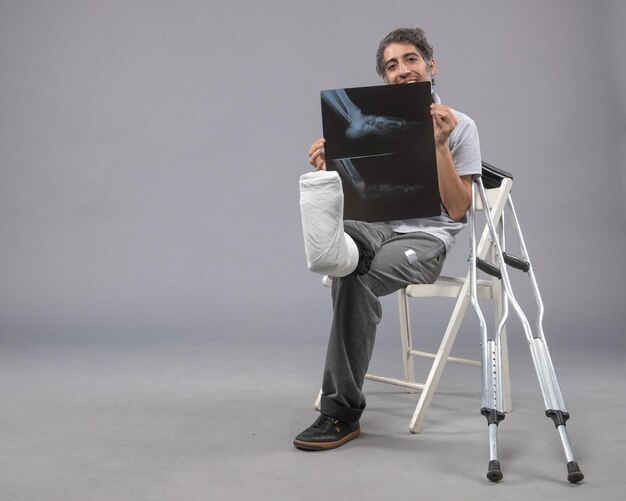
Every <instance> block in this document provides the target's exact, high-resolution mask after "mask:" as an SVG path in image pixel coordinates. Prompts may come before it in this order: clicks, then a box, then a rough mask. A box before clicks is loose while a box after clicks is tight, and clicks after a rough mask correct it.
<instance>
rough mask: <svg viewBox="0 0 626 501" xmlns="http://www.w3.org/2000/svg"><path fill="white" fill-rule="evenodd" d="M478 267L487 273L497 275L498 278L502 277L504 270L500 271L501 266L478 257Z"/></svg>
mask: <svg viewBox="0 0 626 501" xmlns="http://www.w3.org/2000/svg"><path fill="white" fill-rule="evenodd" d="M476 268H478V269H479V270H480V271H483V272H485V273H486V274H487V275H491V276H492V277H496V278H497V279H498V280H501V279H502V272H501V271H500V268H498V267H497V266H494V265H493V264H491V263H488V262H487V261H485V260H484V259H480V258H476Z"/></svg>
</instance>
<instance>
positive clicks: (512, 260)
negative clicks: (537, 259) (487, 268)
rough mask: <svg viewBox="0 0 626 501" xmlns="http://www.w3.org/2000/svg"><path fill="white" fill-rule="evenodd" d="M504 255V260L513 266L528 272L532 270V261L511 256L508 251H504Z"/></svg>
mask: <svg viewBox="0 0 626 501" xmlns="http://www.w3.org/2000/svg"><path fill="white" fill-rule="evenodd" d="M502 255H503V256H504V262H505V263H506V264H508V265H509V266H510V267H511V268H515V269H517V270H522V271H523V272H526V273H528V271H529V270H530V263H529V262H528V261H525V260H523V259H520V258H519V257H515V256H511V255H510V254H507V253H506V252H503V253H502Z"/></svg>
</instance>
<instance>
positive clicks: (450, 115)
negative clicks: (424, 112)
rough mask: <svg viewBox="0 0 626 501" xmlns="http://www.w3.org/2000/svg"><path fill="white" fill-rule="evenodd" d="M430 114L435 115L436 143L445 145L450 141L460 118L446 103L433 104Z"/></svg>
mask: <svg viewBox="0 0 626 501" xmlns="http://www.w3.org/2000/svg"><path fill="white" fill-rule="evenodd" d="M430 114H431V116H432V117H433V128H434V129H435V144H437V145H443V144H445V143H446V142H447V141H448V138H449V137H450V134H452V131H453V130H454V128H455V127H456V124H457V123H458V120H457V119H456V116H455V114H454V112H453V111H452V110H451V109H450V108H448V107H447V106H446V105H444V104H431V105H430Z"/></svg>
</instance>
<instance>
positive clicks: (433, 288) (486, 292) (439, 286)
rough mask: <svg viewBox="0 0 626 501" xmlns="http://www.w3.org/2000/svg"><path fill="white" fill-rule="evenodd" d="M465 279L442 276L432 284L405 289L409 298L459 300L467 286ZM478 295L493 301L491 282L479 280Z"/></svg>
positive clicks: (412, 285)
mask: <svg viewBox="0 0 626 501" xmlns="http://www.w3.org/2000/svg"><path fill="white" fill-rule="evenodd" d="M465 282H466V279H465V278H463V277H449V276H445V275H442V276H440V277H439V278H438V279H437V281H436V282H435V283H432V284H411V285H408V286H407V287H406V288H405V293H406V295H407V296H409V297H448V298H457V297H459V293H460V291H461V289H462V288H463V285H464V284H465ZM476 293H477V294H478V297H479V298H481V299H493V288H492V282H491V281H490V280H477V281H476Z"/></svg>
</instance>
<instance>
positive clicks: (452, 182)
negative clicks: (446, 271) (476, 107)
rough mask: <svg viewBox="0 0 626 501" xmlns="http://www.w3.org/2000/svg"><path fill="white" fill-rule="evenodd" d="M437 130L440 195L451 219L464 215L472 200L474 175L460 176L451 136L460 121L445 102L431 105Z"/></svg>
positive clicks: (436, 153)
mask: <svg viewBox="0 0 626 501" xmlns="http://www.w3.org/2000/svg"><path fill="white" fill-rule="evenodd" d="M431 115H432V117H433V127H434V130H435V155H436V159H437V174H438V179H439V196H440V197H441V203H442V204H443V206H444V207H445V208H446V211H447V212H448V215H449V216H450V218H451V219H453V220H455V221H458V220H460V219H463V217H464V216H465V213H466V212H467V209H468V208H469V206H470V203H471V201H472V176H470V175H468V176H459V174H458V173H457V170H456V167H455V166H454V160H453V158H452V153H451V151H450V148H449V146H448V138H449V137H450V134H452V131H453V130H454V128H455V127H456V125H457V118H456V116H455V115H454V112H453V111H452V110H451V109H450V108H448V107H447V106H445V105H443V104H433V105H431Z"/></svg>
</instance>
